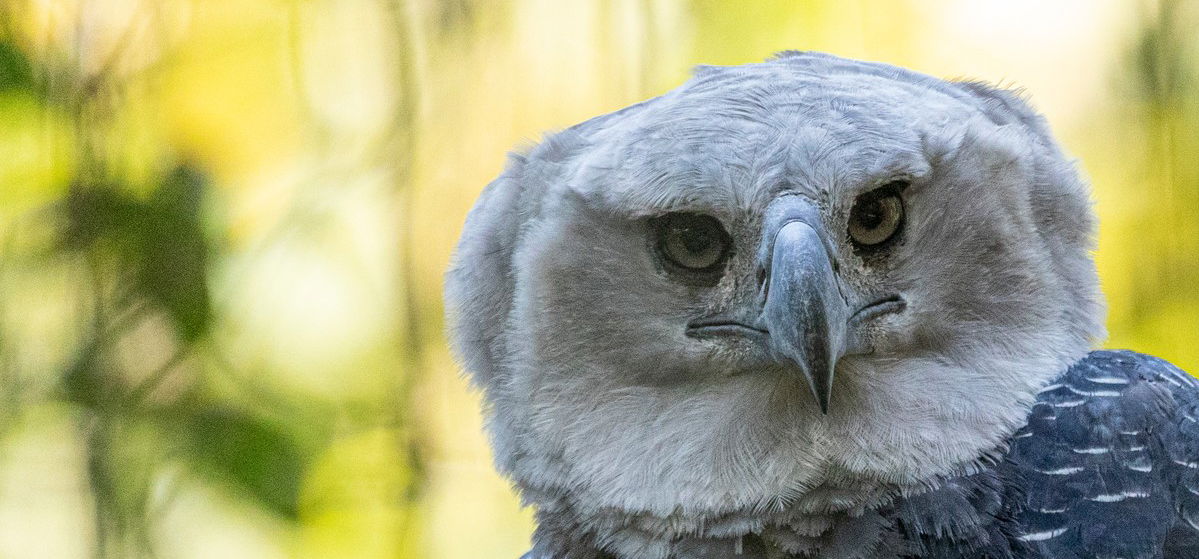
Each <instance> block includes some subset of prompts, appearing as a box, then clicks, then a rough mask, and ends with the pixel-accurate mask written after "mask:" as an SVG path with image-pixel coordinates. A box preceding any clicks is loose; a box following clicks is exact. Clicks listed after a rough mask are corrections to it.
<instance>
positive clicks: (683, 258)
mask: <svg viewBox="0 0 1199 559" xmlns="http://www.w3.org/2000/svg"><path fill="white" fill-rule="evenodd" d="M657 222H658V223H657V232H658V239H657V245H658V247H657V248H658V252H659V253H661V255H662V257H663V258H664V259H665V260H666V261H667V262H668V263H669V264H671V265H673V266H675V267H677V268H680V269H682V270H685V271H688V272H697V273H713V272H719V271H721V270H723V269H724V263H725V261H726V260H728V256H729V249H730V248H731V247H732V245H733V241H732V239H731V238H730V237H729V234H728V233H727V232H725V230H724V227H723V226H722V225H721V224H720V220H718V219H716V218H714V217H712V216H710V215H702V214H692V213H670V214H666V215H664V216H662V217H660V218H658V219H657Z"/></svg>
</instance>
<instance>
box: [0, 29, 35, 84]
mask: <svg viewBox="0 0 1199 559" xmlns="http://www.w3.org/2000/svg"><path fill="white" fill-rule="evenodd" d="M14 89H24V90H32V89H33V69H32V66H31V65H30V64H29V59H27V58H25V54H24V53H22V52H21V51H20V50H18V49H17V47H16V46H14V45H13V44H12V43H10V42H8V41H4V40H0V93H2V92H5V91H11V90H14Z"/></svg>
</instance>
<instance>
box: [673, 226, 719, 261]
mask: <svg viewBox="0 0 1199 559" xmlns="http://www.w3.org/2000/svg"><path fill="white" fill-rule="evenodd" d="M679 237H681V238H680V240H681V241H682V242H683V248H685V249H687V252H689V253H691V254H700V253H702V252H704V251H705V250H707V249H708V247H709V246H711V245H712V232H711V231H710V230H708V229H707V228H700V227H684V228H683V229H682V230H681V231H679Z"/></svg>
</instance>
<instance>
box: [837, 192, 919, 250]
mask: <svg viewBox="0 0 1199 559" xmlns="http://www.w3.org/2000/svg"><path fill="white" fill-rule="evenodd" d="M904 186H906V184H904V183H902V182H892V183H890V184H887V185H885V186H883V187H882V188H877V189H875V190H873V191H871V192H867V193H866V194H863V195H861V196H859V197H858V199H857V200H856V201H855V202H854V204H853V209H852V210H850V212H849V238H850V239H853V242H854V243H855V244H857V245H858V246H859V247H862V248H873V247H876V246H879V245H882V244H883V243H885V242H887V241H889V240H891V239H893V238H894V237H895V236H896V234H898V233H899V230H900V228H901V227H902V226H903V199H902V198H900V196H899V191H900V190H902V189H903V187H904Z"/></svg>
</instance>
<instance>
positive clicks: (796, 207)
mask: <svg viewBox="0 0 1199 559" xmlns="http://www.w3.org/2000/svg"><path fill="white" fill-rule="evenodd" d="M763 231H764V233H765V234H764V235H763V239H762V246H761V248H760V250H759V254H758V263H759V266H762V268H763V270H764V271H765V273H766V276H765V282H764V291H765V302H764V304H763V309H762V322H763V323H764V325H765V326H766V329H767V330H768V331H769V332H770V349H771V353H772V354H773V355H774V356H775V359H777V360H779V361H786V362H791V363H794V364H796V365H798V366H799V369H800V371H801V372H802V373H803V375H804V377H805V378H806V380H807V382H808V387H809V388H810V389H811V390H812V395H813V396H815V397H816V403H817V404H818V405H819V406H820V411H821V412H823V413H826V414H827V413H828V406H829V400H830V398H831V396H832V388H833V371H834V370H835V368H836V366H837V360H838V359H840V358H841V356H842V355H844V354H845V348H846V330H847V322H848V320H849V316H850V309H849V306H848V304H847V303H846V301H845V298H844V297H842V295H841V291H840V289H839V288H838V282H837V276H836V274H835V272H834V263H833V260H832V258H831V256H830V253H831V246H832V245H831V242H830V239H829V238H828V235H827V233H826V232H825V231H824V227H823V226H822V225H821V222H820V220H819V214H818V213H817V210H816V208H815V207H814V206H813V205H812V204H811V203H810V202H808V201H807V200H804V199H802V198H800V197H798V196H790V195H789V196H784V197H781V198H779V199H778V200H776V201H775V202H773V203H772V204H771V207H770V209H769V210H768V211H767V214H766V221H765V223H764V229H763Z"/></svg>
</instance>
